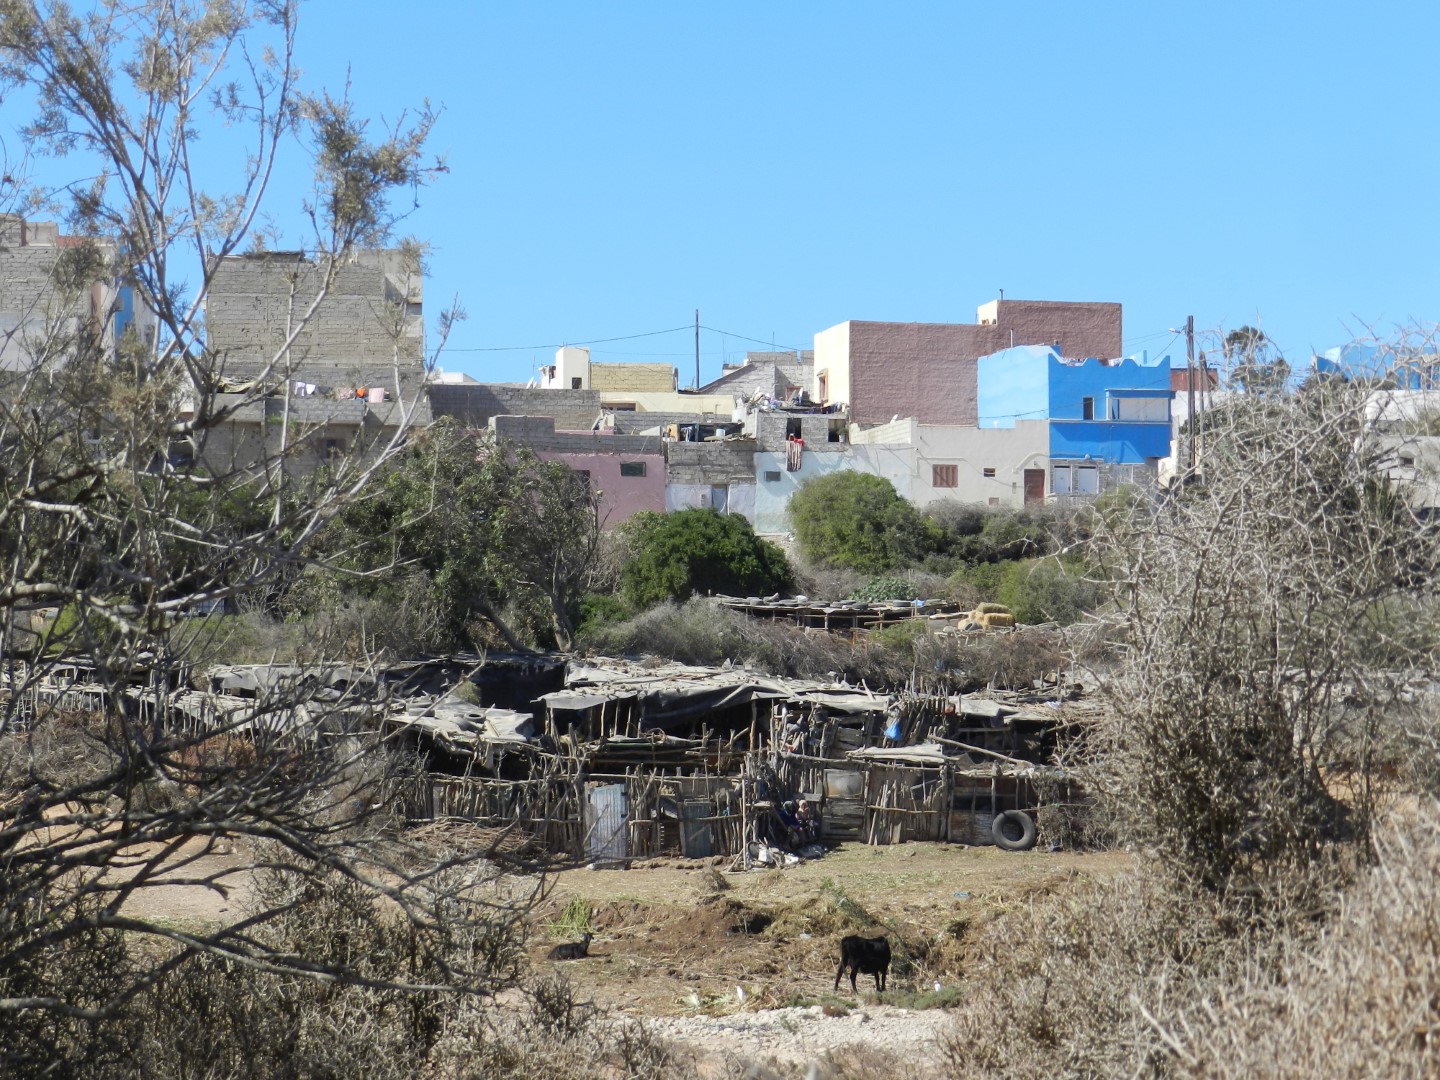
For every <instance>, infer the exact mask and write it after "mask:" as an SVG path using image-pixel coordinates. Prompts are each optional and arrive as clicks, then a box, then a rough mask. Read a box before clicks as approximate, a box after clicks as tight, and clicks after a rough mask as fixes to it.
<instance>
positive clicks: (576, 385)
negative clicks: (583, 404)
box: [570, 375, 585, 390]
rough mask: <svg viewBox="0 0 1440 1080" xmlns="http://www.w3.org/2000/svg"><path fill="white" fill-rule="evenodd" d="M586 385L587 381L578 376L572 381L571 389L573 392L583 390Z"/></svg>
mask: <svg viewBox="0 0 1440 1080" xmlns="http://www.w3.org/2000/svg"><path fill="white" fill-rule="evenodd" d="M584 384H585V380H584V379H582V378H580V376H578V375H577V376H575V378H573V379H571V380H570V389H571V390H579V389H582V388H583V386H584Z"/></svg>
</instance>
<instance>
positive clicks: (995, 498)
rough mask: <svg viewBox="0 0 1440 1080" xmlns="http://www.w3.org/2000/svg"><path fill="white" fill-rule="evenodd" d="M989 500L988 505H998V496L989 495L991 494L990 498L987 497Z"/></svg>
mask: <svg viewBox="0 0 1440 1080" xmlns="http://www.w3.org/2000/svg"><path fill="white" fill-rule="evenodd" d="M989 502H990V505H991V506H999V505H1000V498H999V496H996V495H991V496H990V499H989Z"/></svg>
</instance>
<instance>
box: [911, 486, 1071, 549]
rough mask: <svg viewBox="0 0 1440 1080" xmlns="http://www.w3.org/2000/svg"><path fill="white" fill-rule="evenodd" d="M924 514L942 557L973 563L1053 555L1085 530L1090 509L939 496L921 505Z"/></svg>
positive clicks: (935, 546) (1067, 545)
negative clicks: (982, 503)
mask: <svg viewBox="0 0 1440 1080" xmlns="http://www.w3.org/2000/svg"><path fill="white" fill-rule="evenodd" d="M925 518H926V520H927V522H928V523H929V524H930V525H931V526H932V528H933V529H935V530H936V538H935V540H934V548H935V551H936V552H937V553H938V554H939V555H940V557H941V558H942V559H950V560H958V561H960V562H962V563H964V564H973V563H983V562H1008V561H1013V560H1015V559H1031V558H1038V557H1040V556H1043V555H1053V554H1055V553H1057V552H1059V551H1060V550H1062V549H1064V548H1066V547H1069V546H1070V545H1072V544H1074V543H1076V542H1077V541H1079V540H1081V539H1082V538H1084V537H1085V536H1086V535H1088V533H1089V518H1090V510H1089V509H1088V508H1079V509H1076V508H1073V507H1057V506H1046V505H1044V504H1032V505H1029V506H1022V507H1008V506H1007V507H999V506H978V505H975V504H973V503H958V502H952V501H949V500H942V501H940V502H933V503H931V504H930V505H929V506H927V507H926V508H925Z"/></svg>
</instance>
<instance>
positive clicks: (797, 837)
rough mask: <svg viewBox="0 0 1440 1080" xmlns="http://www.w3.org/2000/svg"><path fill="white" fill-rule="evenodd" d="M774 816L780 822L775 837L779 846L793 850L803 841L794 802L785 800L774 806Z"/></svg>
mask: <svg viewBox="0 0 1440 1080" xmlns="http://www.w3.org/2000/svg"><path fill="white" fill-rule="evenodd" d="M775 818H776V820H778V821H779V822H780V835H779V837H777V839H778V840H779V842H780V844H781V846H783V847H786V848H789V849H790V850H792V851H793V850H794V849H795V848H797V847H799V846H800V845H801V844H802V843H804V839H803V832H802V830H801V828H800V819H799V818H798V817H796V816H795V804H794V803H793V802H790V801H788V800H787V801H786V802H783V803H781V804H780V805H779V806H778V807H776V809H775Z"/></svg>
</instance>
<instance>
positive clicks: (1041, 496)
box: [1025, 469, 1045, 504]
mask: <svg viewBox="0 0 1440 1080" xmlns="http://www.w3.org/2000/svg"><path fill="white" fill-rule="evenodd" d="M1044 501H1045V470H1044V469H1026V470H1025V502H1026V503H1027V504H1029V503H1038V502H1044Z"/></svg>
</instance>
